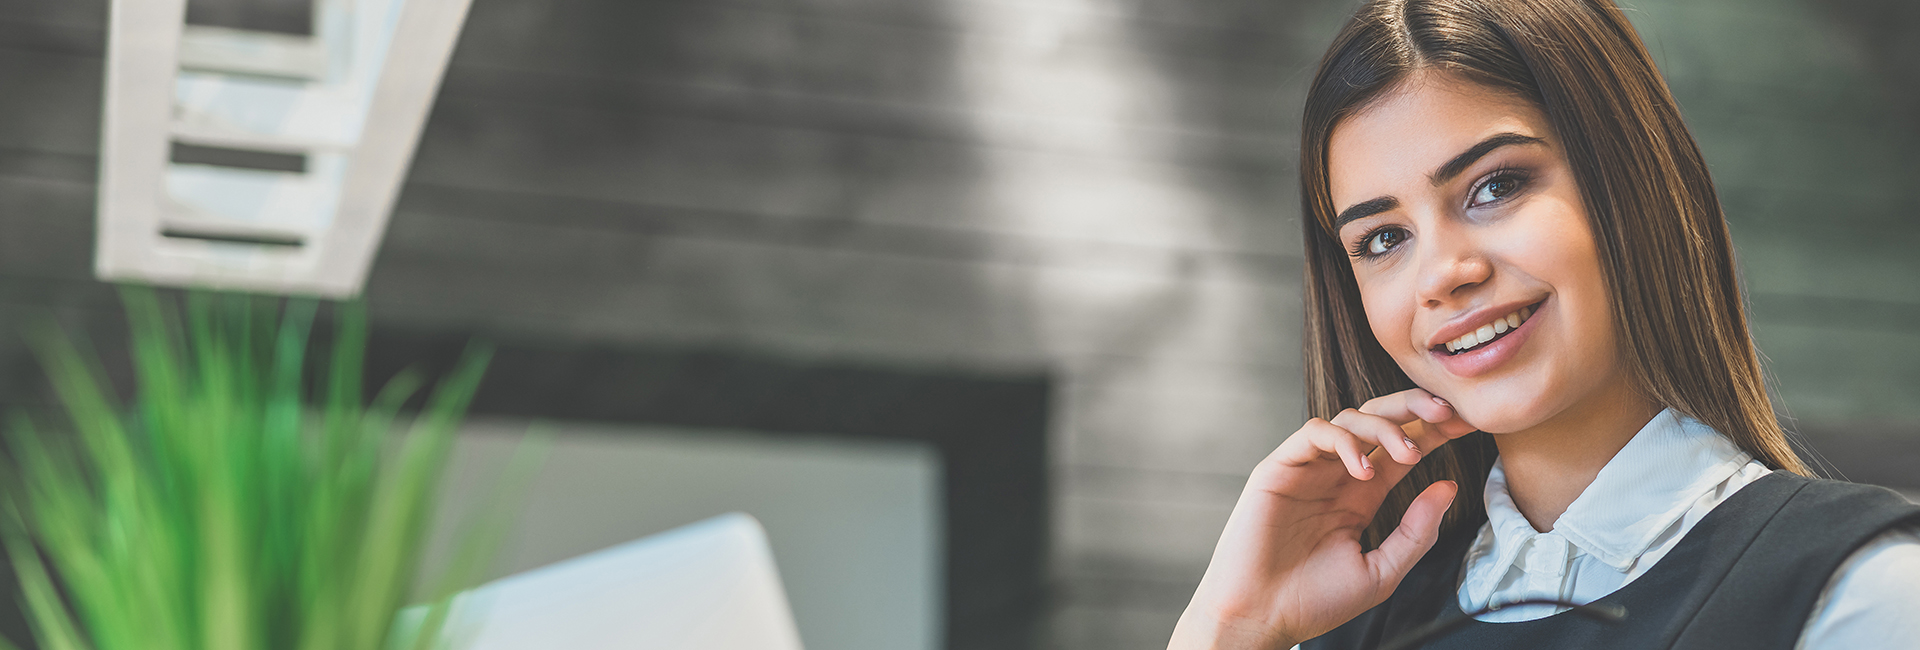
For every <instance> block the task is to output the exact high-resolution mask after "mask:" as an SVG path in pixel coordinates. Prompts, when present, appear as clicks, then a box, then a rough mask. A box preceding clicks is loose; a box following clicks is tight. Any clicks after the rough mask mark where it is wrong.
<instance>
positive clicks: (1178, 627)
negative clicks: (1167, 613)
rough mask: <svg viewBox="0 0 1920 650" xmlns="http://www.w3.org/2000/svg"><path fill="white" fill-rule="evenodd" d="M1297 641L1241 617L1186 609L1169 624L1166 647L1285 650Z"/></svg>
mask: <svg viewBox="0 0 1920 650" xmlns="http://www.w3.org/2000/svg"><path fill="white" fill-rule="evenodd" d="M1298 644H1299V641H1295V640H1292V639H1289V638H1286V637H1285V636H1282V635H1281V634H1279V631H1278V630H1273V629H1268V628H1266V627H1265V626H1255V625H1250V624H1249V622H1248V621H1245V620H1229V619H1222V618H1219V617H1213V616H1200V615H1196V614H1195V613H1194V612H1193V610H1191V609H1189V610H1187V611H1186V612H1183V613H1181V615H1180V622H1179V623H1176V624H1175V625H1174V626H1173V640H1172V642H1170V643H1168V644H1167V650H1287V649H1288V648H1292V647H1293V646H1295V645H1298Z"/></svg>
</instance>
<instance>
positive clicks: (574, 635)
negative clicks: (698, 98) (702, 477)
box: [449, 513, 801, 650]
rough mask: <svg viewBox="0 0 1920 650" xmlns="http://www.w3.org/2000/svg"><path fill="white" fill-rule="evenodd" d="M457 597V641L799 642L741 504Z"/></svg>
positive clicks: (724, 648)
mask: <svg viewBox="0 0 1920 650" xmlns="http://www.w3.org/2000/svg"><path fill="white" fill-rule="evenodd" d="M463 601H464V602H462V603H461V604H460V605H458V606H457V607H456V609H455V613H454V615H453V621H452V622H453V625H452V626H451V627H450V628H449V631H450V632H451V633H452V634H451V636H452V637H453V639H452V640H453V643H452V644H451V645H450V647H452V648H457V649H463V650H544V649H547V648H553V649H564V650H615V649H619V650H629V649H631V650H801V648H800V634H799V631H798V630H797V629H796V628H795V627H794V623H793V612H792V610H791V609H790V608H789V607H788V605H787V597H786V592H785V591H784V590H783V589H782V588H781V586H780V576H779V573H778V572H777V571H776V570H775V568H774V564H773V553H772V551H771V550H769V548H768V547H767V537H766V531H765V530H764V529H762V528H761V527H760V522H758V521H756V520H754V518H753V517H751V516H748V515H745V514H741V513H732V514H726V515H721V516H719V517H714V518H712V519H708V520H705V521H701V522H698V523H694V524H689V525H686V526H682V527H680V528H675V529H673V530H669V531H667V532H664V533H660V534H657V535H652V536H649V537H645V538H642V539H638V540H635V541H632V542H628V543H625V544H621V545H619V546H614V547H612V548H608V549H605V550H601V551H596V552H593V553H589V554H586V555H582V556H580V557H576V558H573V559H570V560H566V561H562V562H558V563H555V564H550V565H547V566H544V567H541V568H538V569H534V570H531V571H527V572H524V573H518V574H514V575H511V576H508V577H505V578H501V579H499V580H496V581H494V582H491V583H488V584H486V585H483V586H481V587H479V588H477V589H475V590H474V591H473V592H472V593H471V594H470V595H469V596H467V597H464V598H463ZM476 619H477V620H476Z"/></svg>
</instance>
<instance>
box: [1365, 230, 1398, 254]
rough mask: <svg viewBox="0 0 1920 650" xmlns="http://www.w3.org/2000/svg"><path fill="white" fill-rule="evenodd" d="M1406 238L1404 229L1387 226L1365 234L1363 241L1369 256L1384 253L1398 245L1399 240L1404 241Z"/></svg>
mask: <svg viewBox="0 0 1920 650" xmlns="http://www.w3.org/2000/svg"><path fill="white" fill-rule="evenodd" d="M1406 239H1407V233H1406V231H1404V230H1401V229H1399V228H1388V229H1386V230H1381V231H1379V232H1375V233H1373V234H1372V235H1368V236H1367V241H1366V242H1365V243H1366V245H1367V254H1368V255H1369V256H1371V255H1384V254H1386V252H1387V251H1390V250H1393V247H1395V246H1399V245H1400V242H1403V241H1406Z"/></svg>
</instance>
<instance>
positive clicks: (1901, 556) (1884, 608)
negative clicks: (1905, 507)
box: [1459, 409, 1920, 650]
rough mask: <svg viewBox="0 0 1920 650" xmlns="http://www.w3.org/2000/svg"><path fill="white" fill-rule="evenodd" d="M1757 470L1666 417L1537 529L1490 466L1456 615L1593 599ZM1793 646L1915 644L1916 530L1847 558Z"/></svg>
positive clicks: (1539, 613)
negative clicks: (1483, 517)
mask: <svg viewBox="0 0 1920 650" xmlns="http://www.w3.org/2000/svg"><path fill="white" fill-rule="evenodd" d="M1767 474H1768V470H1767V468H1766V466H1765V465H1762V464H1760V462H1759V461H1756V460H1753V458H1752V457H1751V456H1748V455H1747V454H1746V453H1745V452H1743V451H1741V450H1740V448H1739V447H1736V446H1734V444H1733V442H1732V441H1729V440H1727V439H1726V437H1724V436H1721V435H1720V434H1719V433H1718V432H1715V431H1714V430H1713V429H1712V428H1711V427H1708V426H1707V425H1705V424H1702V423H1700V422H1699V421H1696V420H1693V419H1692V418H1688V417H1686V416H1683V415H1680V414H1679V413H1677V412H1675V411H1673V410H1671V409H1669V410H1666V411H1662V412H1661V413H1660V414H1659V415H1658V416H1655V417H1654V418H1653V420H1652V421H1650V422H1648V423H1647V425H1646V426H1645V427H1643V428H1641V430H1640V432H1639V433H1637V434H1635V435H1634V437H1633V439H1632V440H1630V441H1628V442H1627V445H1626V446H1625V447H1623V448H1621V449H1620V452H1619V453H1618V454H1615V455H1614V457H1613V459H1612V460H1610V461H1608V462H1607V464H1606V466H1605V467H1602V468H1601V469H1600V473H1599V475H1597V476H1595V477H1594V479H1593V483H1591V484H1589V485H1588V486H1587V489H1586V490H1585V491H1583V492H1582V493H1581V494H1580V497H1579V498H1577V499H1574V501H1573V503H1572V504H1569V505H1568V506H1567V510H1566V512H1565V513H1563V514H1561V515H1560V518H1559V520H1557V521H1555V522H1554V525H1553V530H1551V531H1548V532H1544V533H1542V532H1538V531H1535V530H1534V529H1533V525H1532V524H1529V523H1527V520H1526V518H1525V517H1523V516H1521V514H1520V511H1519V509H1517V508H1516V507H1514V504H1513V498H1512V497H1511V496H1509V495H1508V493H1507V482H1506V471H1505V466H1504V465H1502V464H1501V463H1500V462H1499V461H1495V463H1494V465H1493V472H1492V473H1491V474H1489V475H1488V476H1487V489H1486V501H1487V523H1486V524H1485V525H1484V526H1482V527H1481V528H1480V534H1479V536H1478V537H1477V538H1475V540H1474V543H1473V546H1472V547H1471V548H1469V549H1468V551H1467V558H1466V567H1465V570H1464V571H1463V572H1462V576H1461V581H1460V592H1459V600H1460V608H1461V609H1462V610H1464V611H1469V612H1471V611H1476V610H1479V609H1481V608H1484V607H1486V606H1487V605H1490V604H1492V603H1496V602H1509V601H1513V600H1519V599H1523V598H1553V599H1559V600H1565V601H1570V602H1575V603H1589V602H1593V601H1595V600H1598V599H1600V598H1601V597H1604V596H1606V595H1607V594H1610V593H1613V592H1614V591H1615V590H1617V589H1619V588H1621V587H1624V586H1626V585H1627V583H1629V582H1633V580H1634V579H1635V578H1638V577H1640V576H1641V575H1643V574H1645V573H1646V572H1647V569H1649V568H1651V567H1652V566H1653V565H1654V564H1655V563H1657V562H1659V561H1660V558H1662V557H1666V554H1667V552H1668V551H1671V550H1673V547H1674V545H1676V544H1678V543H1679V542H1680V539H1681V538H1682V537H1685V536H1686V534H1687V531H1689V530H1692V528H1693V525H1694V524H1696V523H1699V521H1700V519H1701V518H1702V517H1705V516H1706V514H1707V513H1708V512H1710V511H1712V510H1713V508H1714V506H1717V505H1719V504H1720V502H1722V501H1725V500H1726V499H1727V497H1729V496H1732V495H1733V493H1734V492H1736V491H1739V490H1740V488H1742V487H1745V486H1746V485H1747V484H1749V483H1752V482H1753V481H1755V480H1757V479H1759V478H1760V477H1762V476H1765V475H1767ZM1559 609H1560V608H1556V607H1551V606H1527V607H1515V608H1509V609H1503V610H1501V611H1497V612H1493V613H1489V614H1484V615H1481V616H1480V617H1478V618H1479V620H1482V621H1488V622H1495V623H1504V622H1514V621H1525V620H1533V619H1537V618H1543V617H1546V616H1548V615H1551V614H1554V613H1556V612H1557V611H1559ZM1797 647H1798V648H1801V649H1803V650H1828V649H1837V648H1920V531H1913V530H1894V531H1889V532H1887V533H1884V534H1882V535H1880V536H1879V537H1877V538H1875V539H1874V540H1872V541H1871V542H1868V544H1867V545H1866V546H1864V547H1862V548H1861V549H1860V550H1858V551H1855V552H1854V554H1853V555H1852V556H1850V557H1849V558H1848V559H1847V561H1846V562H1845V563H1843V564H1842V565H1841V566H1840V568H1839V569H1838V570H1836V571H1835V572H1834V576H1833V578H1832V579H1830V581H1829V582H1828V584H1827V587H1826V590H1825V591H1824V592H1823V593H1822V594H1821V596H1820V602H1819V603H1818V604H1816V605H1815V607H1814V613H1813V615H1812V617H1811V618H1809V619H1808V622H1807V626H1806V627H1805V628H1803V629H1802V631H1801V636H1800V641H1799V644H1798V646H1797Z"/></svg>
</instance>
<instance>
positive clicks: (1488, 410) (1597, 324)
mask: <svg viewBox="0 0 1920 650" xmlns="http://www.w3.org/2000/svg"><path fill="white" fill-rule="evenodd" d="M1328 163H1329V172H1330V174H1331V181H1332V188H1331V189H1332V196H1333V204H1334V209H1335V210H1338V211H1339V212H1337V213H1336V214H1337V215H1338V216H1337V217H1336V218H1335V226H1336V229H1337V232H1338V237H1339V241H1340V242H1341V243H1342V244H1343V245H1345V246H1346V248H1347V250H1348V253H1349V256H1348V261H1349V262H1350V263H1351V264H1352V265H1353V275H1354V277H1355V279H1357V280H1358V281H1359V285H1360V295H1361V297H1362V299H1363V301H1364V302H1365V305H1366V312H1367V321H1368V323H1369V324H1370V325H1371V327H1372V329H1373V334H1374V336H1375V337H1376V338H1378V339H1379V341H1380V345H1381V346H1383V347H1385V348H1386V350H1387V352H1388V353H1389V354H1391V355H1392V356H1393V358H1394V360H1395V361H1396V362H1398V363H1399V364H1400V368H1401V369H1402V370H1404V371H1405V372H1406V373H1407V376H1408V377H1410V378H1412V379H1413V381H1414V382H1415V383H1416V384H1418V385H1419V386H1420V387H1422V388H1425V389H1427V390H1428V391H1430V392H1432V393H1433V394H1435V395H1439V396H1441V397H1443V398H1446V399H1447V400H1448V401H1449V402H1452V403H1453V405H1454V407H1455V408H1456V409H1457V411H1458V413H1459V414H1460V415H1461V417H1462V418H1464V419H1465V420H1466V421H1467V422H1468V423H1470V424H1473V425H1474V426H1476V427H1478V428H1479V429H1481V430H1483V431H1487V432H1490V433H1510V432H1514V431H1521V430H1525V429H1528V428H1531V427H1533V426H1534V425H1537V424H1540V423H1542V422H1545V421H1547V420H1549V419H1551V418H1553V417H1554V416H1556V415H1559V414H1561V413H1562V412H1564V411H1567V410H1568V409H1569V408H1570V407H1573V406H1575V405H1577V404H1580V403H1581V402H1582V401H1583V400H1585V399H1587V398H1590V397H1594V396H1597V395H1599V394H1601V393H1602V392H1603V391H1606V390H1607V389H1612V388H1618V387H1619V386H1621V385H1623V384H1624V377H1623V374H1624V371H1623V368H1622V367H1621V366H1622V364H1621V363H1620V362H1619V361H1618V356H1617V354H1616V340H1617V337H1616V333H1615V332H1614V326H1613V318H1612V314H1611V313H1610V308H1609V300H1610V299H1609V297H1608V295H1607V289H1606V281H1605V279H1604V278H1603V277H1602V276H1601V271H1600V259H1599V255H1598V253H1597V251H1596V249H1595V246H1594V239H1593V232H1592V230H1591V229H1590V228H1589V226H1588V224H1587V213H1586V209H1585V208H1584V207H1582V204H1581V201H1580V190H1579V188H1578V187H1577V186H1576V185H1575V184H1574V177H1573V170H1572V169H1571V168H1570V167H1568V165H1567V159H1566V155H1565V153H1564V149H1563V148H1562V147H1561V145H1560V143H1559V142H1558V141H1557V140H1556V139H1555V136H1554V134H1553V132H1552V131H1551V129H1550V128H1549V125H1548V123H1547V121H1546V117H1545V115H1543V114H1542V113H1541V112H1540V110H1539V109H1538V108H1536V107H1535V106H1533V105H1532V104H1531V103H1530V102H1527V101H1525V100H1523V99H1518V98H1514V97H1511V96H1509V95H1506V94H1503V93H1500V92H1497V91H1493V90H1489V89H1487V88H1485V87H1483V86H1477V85H1474V84H1472V83H1470V82H1467V81H1464V80H1461V79H1460V78H1458V77H1455V76H1451V75H1448V74H1445V73H1418V74H1416V75H1415V76H1413V77H1411V78H1410V79H1409V80H1408V81H1407V82H1406V83H1404V84H1402V85H1401V86H1400V87H1399V88H1397V89H1395V90H1393V91H1390V92H1389V93H1388V94H1387V95H1385V96H1383V97H1382V98H1380V99H1379V100H1377V101H1376V102H1375V103H1374V104H1372V105H1370V106H1369V107H1367V108H1366V109H1365V110H1364V111H1362V112H1359V113H1356V114H1355V115H1353V116H1351V117H1348V118H1346V119H1345V120H1344V121H1342V122H1340V123H1339V124H1338V125H1337V126H1336V127H1335V128H1334V131H1333V137H1332V140H1331V143H1330V150H1329V161H1328ZM1516 324H1517V326H1515V325H1516Z"/></svg>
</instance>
